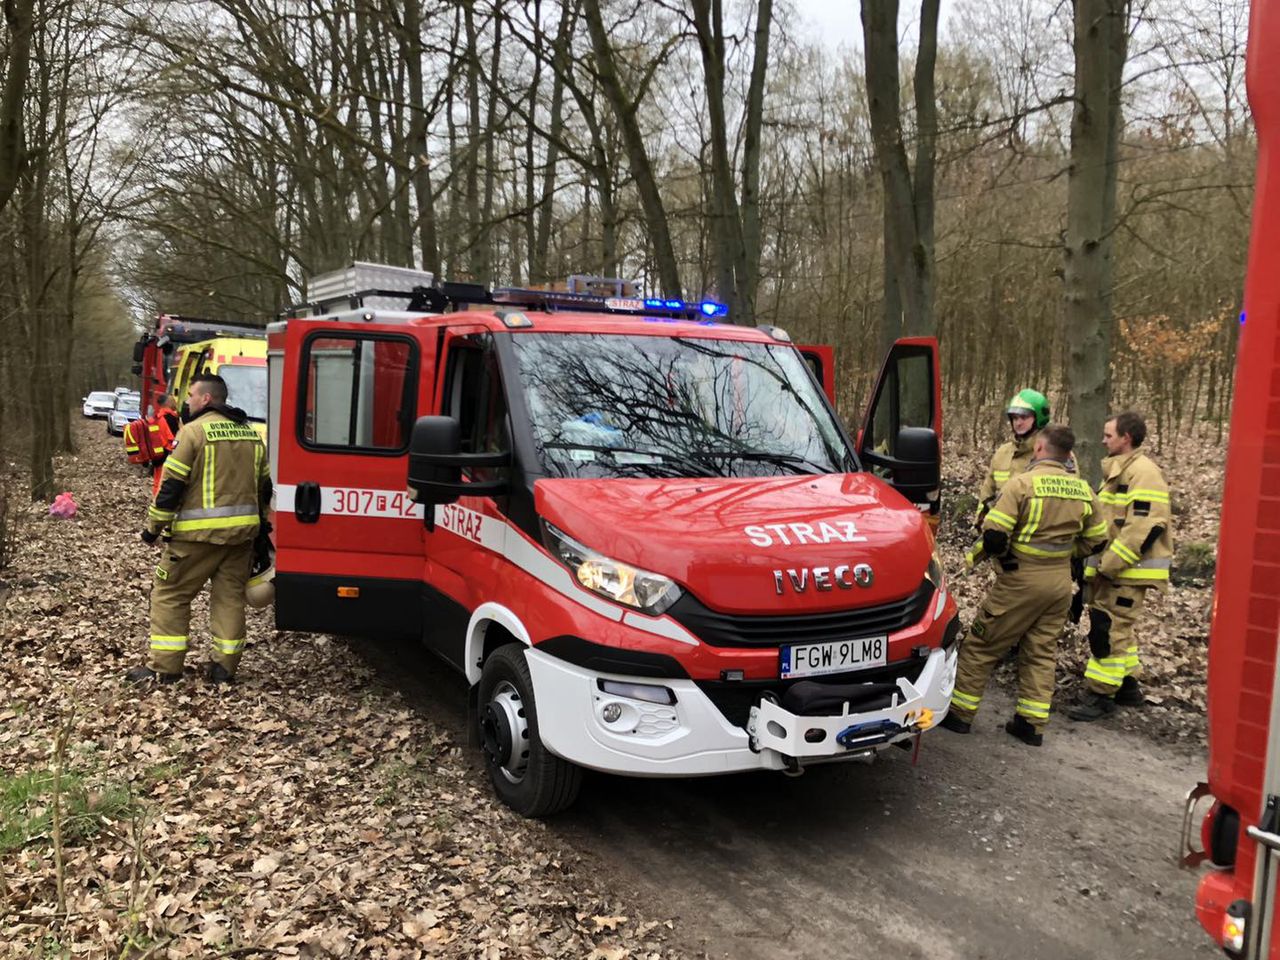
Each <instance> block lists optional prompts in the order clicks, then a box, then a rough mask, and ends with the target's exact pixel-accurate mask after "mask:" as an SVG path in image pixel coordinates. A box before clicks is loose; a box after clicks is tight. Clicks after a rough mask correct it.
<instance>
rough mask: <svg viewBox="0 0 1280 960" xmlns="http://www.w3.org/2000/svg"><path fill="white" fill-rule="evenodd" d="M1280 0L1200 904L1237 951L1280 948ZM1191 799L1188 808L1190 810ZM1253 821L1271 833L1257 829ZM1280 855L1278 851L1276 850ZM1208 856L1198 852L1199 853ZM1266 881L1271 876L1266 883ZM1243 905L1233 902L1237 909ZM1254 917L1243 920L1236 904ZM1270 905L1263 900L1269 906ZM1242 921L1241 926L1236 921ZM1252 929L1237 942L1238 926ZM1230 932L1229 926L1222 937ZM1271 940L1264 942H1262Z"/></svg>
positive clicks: (1227, 547)
mask: <svg viewBox="0 0 1280 960" xmlns="http://www.w3.org/2000/svg"><path fill="white" fill-rule="evenodd" d="M1277 45H1280V3H1277V2H1275V0H1259V2H1255V3H1254V4H1253V5H1252V8H1251V17H1250V31H1249V55H1248V57H1247V63H1248V88H1249V101H1250V104H1251V106H1252V108H1253V115H1254V120H1255V123H1256V127H1257V135H1258V166H1257V186H1256V194H1255V198H1254V211H1253V232H1252V236H1251V238H1250V244H1249V264H1248V274H1247V280H1246V284H1245V300H1244V314H1243V315H1242V322H1243V326H1242V328H1241V331H1240V341H1239V347H1238V360H1237V373H1236V380H1235V399H1234V402H1233V406H1232V413H1231V432H1230V443H1229V447H1228V451H1227V460H1226V482H1225V485H1224V489H1223V504H1222V517H1221V528H1220V536H1219V544H1218V565H1217V574H1216V579H1215V589H1214V607H1213V623H1212V628H1211V634H1210V636H1211V638H1212V645H1211V647H1210V658H1209V677H1208V704H1209V706H1208V714H1209V788H1210V790H1211V792H1212V795H1213V796H1214V797H1215V798H1216V799H1217V802H1216V803H1215V804H1214V805H1213V807H1212V808H1211V810H1210V812H1209V814H1208V816H1207V818H1206V821H1205V825H1204V829H1203V837H1204V841H1205V847H1204V849H1205V850H1206V852H1207V855H1208V856H1209V858H1210V859H1213V860H1215V861H1216V862H1218V864H1219V865H1220V866H1221V867H1223V869H1219V870H1216V871H1215V872H1213V873H1210V874H1208V875H1206V876H1205V877H1204V878H1203V879H1202V881H1201V884H1200V889H1199V894H1198V896H1197V903H1196V909H1197V915H1198V917H1199V919H1200V922H1201V924H1202V925H1203V926H1204V927H1205V929H1206V930H1207V931H1208V932H1209V933H1210V935H1211V936H1213V938H1214V939H1215V940H1216V941H1217V942H1218V943H1220V944H1222V945H1223V946H1224V947H1228V948H1230V949H1228V952H1230V953H1232V954H1233V955H1235V956H1249V957H1264V956H1265V957H1280V945H1278V944H1280V940H1278V939H1277V932H1276V929H1275V924H1274V923H1273V922H1272V921H1271V919H1270V918H1271V917H1272V916H1274V912H1275V906H1276V904H1275V899H1274V898H1275V881H1274V878H1275V873H1276V870H1275V866H1274V864H1272V865H1271V867H1270V879H1267V878H1266V877H1264V876H1263V874H1262V871H1260V870H1259V868H1260V867H1261V866H1263V864H1261V863H1260V862H1259V861H1260V858H1261V857H1264V856H1268V854H1267V851H1268V849H1269V848H1268V847H1267V846H1266V845H1265V844H1266V843H1267V842H1268V841H1267V839H1266V835H1268V834H1269V835H1274V833H1275V826H1276V824H1275V816H1274V811H1269V809H1268V806H1269V805H1268V795H1274V793H1275V784H1274V783H1271V784H1269V785H1268V783H1267V781H1268V778H1273V777H1274V769H1271V770H1269V768H1268V749H1269V748H1270V750H1271V751H1273V752H1274V751H1275V750H1276V749H1277V746H1276V742H1275V741H1276V734H1277V723H1276V717H1275V707H1276V703H1275V702H1274V696H1273V684H1274V682H1275V677H1276V646H1277V633H1278V631H1280V245H1277V243H1276V242H1275V237H1274V234H1275V226H1274V225H1275V224H1276V223H1277V222H1280V153H1277V151H1278V150H1280V143H1278V142H1277V137H1280V61H1277V59H1276V57H1275V56H1274V55H1273V52H1274V51H1275V49H1276V48H1277ZM1190 814H1191V809H1190V807H1189V809H1188V816H1190ZM1254 825H1258V826H1260V827H1262V828H1263V831H1264V835H1263V836H1262V837H1261V838H1259V839H1258V840H1255V838H1254V837H1251V836H1250V835H1249V833H1248V829H1249V828H1250V827H1252V826H1254ZM1270 856H1271V857H1274V854H1271V855H1270ZM1198 859H1199V857H1198V856H1196V855H1193V856H1192V857H1191V858H1190V860H1191V861H1196V860H1198ZM1259 881H1262V882H1259ZM1233 905H1235V908H1234V910H1233ZM1241 908H1243V911H1244V912H1247V913H1248V914H1249V916H1248V917H1247V918H1246V922H1244V923H1238V922H1237V921H1233V920H1232V918H1231V917H1230V916H1228V912H1229V910H1231V911H1232V912H1236V913H1240V912H1241ZM1260 908H1265V909H1260ZM1233 923H1236V924H1237V925H1236V926H1235V927H1232V924H1233ZM1241 928H1247V934H1248V937H1247V941H1248V942H1247V943H1246V944H1243V945H1241V946H1240V949H1239V950H1236V949H1234V948H1235V946H1236V945H1235V944H1233V943H1231V942H1230V937H1229V934H1230V933H1231V932H1233V930H1234V931H1236V932H1238V931H1239V930H1240V929H1241ZM1224 933H1226V934H1228V936H1227V937H1226V938H1224ZM1264 941H1265V942H1264Z"/></svg>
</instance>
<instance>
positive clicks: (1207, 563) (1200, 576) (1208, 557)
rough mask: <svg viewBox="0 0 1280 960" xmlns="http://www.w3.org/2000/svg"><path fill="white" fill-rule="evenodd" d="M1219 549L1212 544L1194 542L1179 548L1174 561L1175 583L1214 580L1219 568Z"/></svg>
mask: <svg viewBox="0 0 1280 960" xmlns="http://www.w3.org/2000/svg"><path fill="white" fill-rule="evenodd" d="M1217 562H1218V558H1217V548H1216V547H1214V545H1213V544H1212V543H1205V542H1204V541H1200V540H1192V541H1189V542H1188V543H1184V544H1182V545H1180V546H1179V547H1178V552H1177V556H1176V558H1175V559H1174V561H1173V581H1174V582H1175V583H1186V582H1188V581H1191V580H1212V579H1213V572H1214V570H1215V568H1216V567H1217Z"/></svg>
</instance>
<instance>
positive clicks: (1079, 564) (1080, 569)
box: [1071, 557, 1084, 623]
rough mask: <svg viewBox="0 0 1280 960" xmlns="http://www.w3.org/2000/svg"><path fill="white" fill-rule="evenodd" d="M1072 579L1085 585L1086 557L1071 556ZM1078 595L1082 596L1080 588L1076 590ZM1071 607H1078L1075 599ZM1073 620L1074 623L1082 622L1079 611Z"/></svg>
mask: <svg viewBox="0 0 1280 960" xmlns="http://www.w3.org/2000/svg"><path fill="white" fill-rule="evenodd" d="M1071 579H1072V580H1073V581H1075V582H1076V583H1078V584H1081V585H1083V584H1084V557H1072V558H1071ZM1076 596H1077V597H1079V596H1080V591H1079V590H1077V591H1076ZM1071 609H1072V610H1074V609H1076V607H1075V601H1072V604H1071ZM1071 622H1072V623H1079V622H1080V614H1078V613H1077V614H1076V616H1075V619H1073V620H1072V621H1071Z"/></svg>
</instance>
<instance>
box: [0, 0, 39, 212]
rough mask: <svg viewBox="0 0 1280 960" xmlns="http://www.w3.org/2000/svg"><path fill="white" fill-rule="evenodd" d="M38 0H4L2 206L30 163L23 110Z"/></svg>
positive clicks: (0, 137)
mask: <svg viewBox="0 0 1280 960" xmlns="http://www.w3.org/2000/svg"><path fill="white" fill-rule="evenodd" d="M34 6H35V0H4V22H5V25H6V26H7V27H8V28H9V49H8V50H7V51H6V53H7V54H8V56H7V57H6V59H7V61H8V62H7V63H6V64H5V78H4V93H3V95H2V96H0V210H3V209H4V208H5V207H6V206H7V205H8V203H9V198H10V197H12V196H13V192H14V190H15V189H17V186H18V178H19V177H20V176H21V175H22V171H23V169H24V168H25V167H26V165H27V141H26V136H25V134H24V133H23V124H22V120H23V112H24V109H25V104H26V99H27V75H28V73H29V70H30V65H31V31H32V29H33V23H32V16H31V12H32V9H33V8H34Z"/></svg>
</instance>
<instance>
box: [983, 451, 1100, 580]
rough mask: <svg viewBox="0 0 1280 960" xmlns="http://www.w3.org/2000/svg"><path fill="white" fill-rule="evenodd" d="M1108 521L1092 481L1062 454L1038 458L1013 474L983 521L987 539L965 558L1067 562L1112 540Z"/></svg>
mask: <svg viewBox="0 0 1280 960" xmlns="http://www.w3.org/2000/svg"><path fill="white" fill-rule="evenodd" d="M1106 536H1107V522H1106V516H1105V514H1104V513H1103V508H1102V505H1101V503H1100V502H1099V499H1098V497H1097V496H1095V494H1094V493H1093V491H1092V490H1090V489H1089V484H1088V483H1086V482H1085V481H1084V480H1082V479H1081V478H1080V477H1078V476H1075V475H1074V474H1072V473H1070V472H1069V471H1068V470H1067V465H1066V464H1064V463H1063V462H1062V461H1060V460H1035V461H1032V463H1031V466H1030V467H1028V468H1027V470H1026V471H1025V472H1024V473H1020V474H1018V475H1017V476H1015V477H1012V478H1011V479H1010V480H1009V482H1008V483H1006V484H1005V485H1004V489H1002V490H1001V491H1000V496H999V497H998V498H997V499H996V502H995V504H994V505H993V506H992V507H991V509H990V510H989V511H987V515H986V518H985V519H984V520H983V521H982V539H981V540H979V541H978V542H977V543H975V544H974V545H973V549H971V550H970V551H969V554H968V556H967V557H966V558H965V560H966V562H967V563H968V564H969V565H970V566H972V565H973V564H975V563H977V561H978V560H980V559H982V558H983V557H992V558H994V559H996V560H999V561H1000V562H1001V564H1002V565H1003V566H1006V567H1008V568H1010V569H1012V566H1011V565H1012V564H1020V563H1030V564H1059V563H1061V564H1066V563H1067V562H1068V561H1070V560H1071V558H1072V557H1085V556H1088V555H1089V554H1091V553H1092V552H1093V551H1094V549H1095V548H1097V547H1098V546H1100V545H1101V544H1103V543H1105V542H1106Z"/></svg>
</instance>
